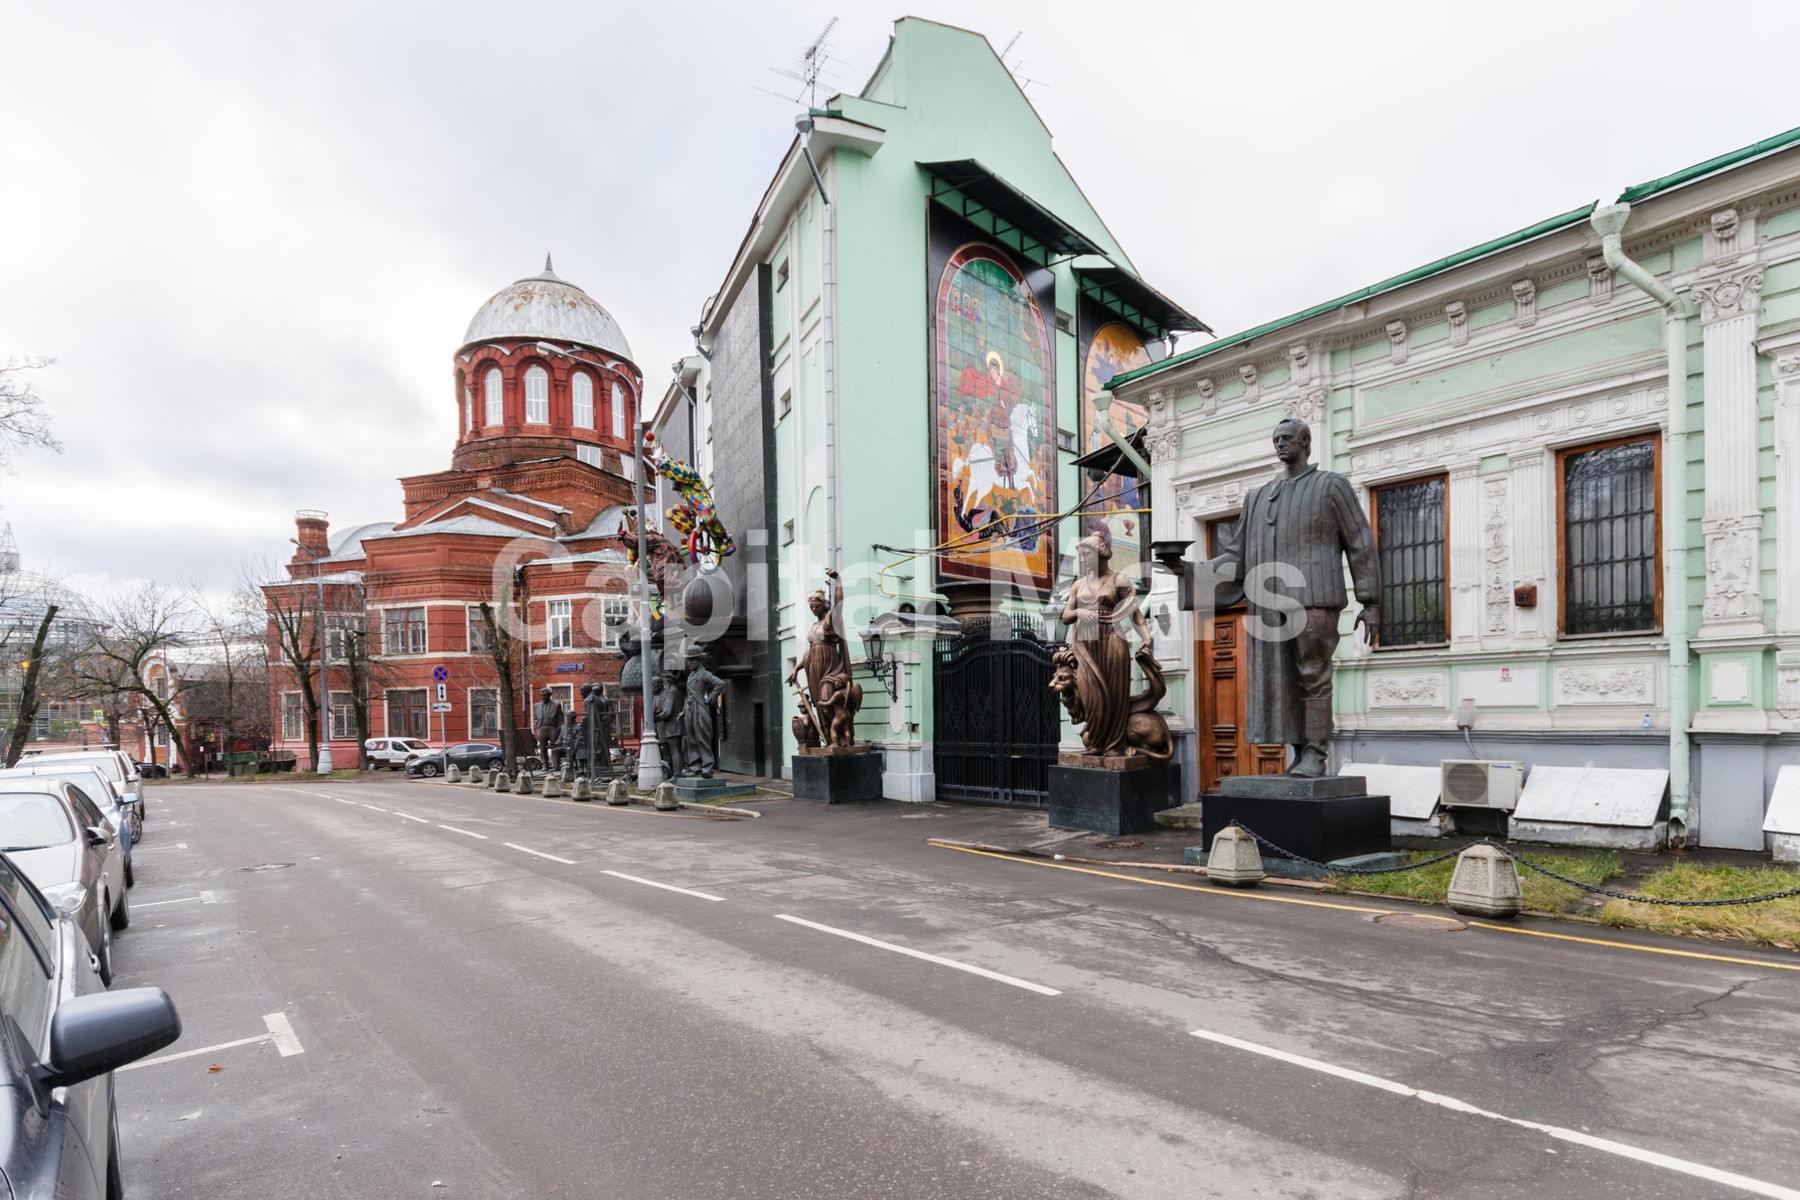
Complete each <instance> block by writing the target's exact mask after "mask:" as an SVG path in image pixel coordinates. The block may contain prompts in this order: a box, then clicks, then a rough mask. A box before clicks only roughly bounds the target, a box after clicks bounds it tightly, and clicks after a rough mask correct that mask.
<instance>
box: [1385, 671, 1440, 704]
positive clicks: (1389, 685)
mask: <svg viewBox="0 0 1800 1200" xmlns="http://www.w3.org/2000/svg"><path fill="white" fill-rule="evenodd" d="M1446 685H1447V680H1446V679H1445V678H1444V676H1443V675H1442V674H1441V673H1440V674H1429V675H1401V674H1386V675H1372V676H1370V677H1369V707H1371V708H1443V707H1444V691H1445V688H1446Z"/></svg>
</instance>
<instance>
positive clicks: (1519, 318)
mask: <svg viewBox="0 0 1800 1200" xmlns="http://www.w3.org/2000/svg"><path fill="white" fill-rule="evenodd" d="M1512 298H1513V320H1514V321H1516V322H1517V323H1518V326H1519V328H1520V329H1529V328H1530V327H1531V326H1533V325H1536V324H1537V319H1538V311H1537V284H1535V283H1533V282H1532V281H1531V280H1529V279H1521V280H1519V281H1518V282H1516V283H1514V284H1513V285H1512Z"/></svg>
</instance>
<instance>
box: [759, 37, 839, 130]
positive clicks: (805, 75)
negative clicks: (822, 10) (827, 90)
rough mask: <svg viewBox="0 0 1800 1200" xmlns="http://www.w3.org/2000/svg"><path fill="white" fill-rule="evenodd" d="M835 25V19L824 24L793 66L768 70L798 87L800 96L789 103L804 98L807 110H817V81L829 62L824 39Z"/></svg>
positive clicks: (794, 102) (762, 89)
mask: <svg viewBox="0 0 1800 1200" xmlns="http://www.w3.org/2000/svg"><path fill="white" fill-rule="evenodd" d="M837 23H838V19H837V18H836V17H833V18H831V20H829V21H827V22H825V28H823V29H821V30H819V36H818V37H816V38H814V39H813V40H812V43H811V44H810V45H808V46H807V47H806V49H804V50H802V51H801V52H800V57H798V58H796V59H795V60H794V65H793V66H791V67H786V68H783V67H770V68H769V70H771V71H773V72H775V74H777V75H779V76H781V77H782V78H783V79H791V80H793V81H794V82H795V83H797V84H799V85H800V94H799V95H798V96H794V97H792V98H791V100H790V103H793V104H798V103H800V99H801V97H805V98H806V106H807V107H808V108H817V107H818V106H819V79H820V78H821V77H822V76H824V75H825V73H826V72H825V64H826V63H827V62H829V61H831V55H830V54H829V53H828V52H827V50H826V48H825V38H826V37H827V35H829V34H830V33H831V31H832V29H833V28H834V27H835V26H836V25H837ZM757 91H759V92H760V91H768V89H767V88H758V89H757ZM769 94H770V95H780V93H777V92H770V93H769ZM782 99H784V100H785V99H789V97H786V96H783V97H782Z"/></svg>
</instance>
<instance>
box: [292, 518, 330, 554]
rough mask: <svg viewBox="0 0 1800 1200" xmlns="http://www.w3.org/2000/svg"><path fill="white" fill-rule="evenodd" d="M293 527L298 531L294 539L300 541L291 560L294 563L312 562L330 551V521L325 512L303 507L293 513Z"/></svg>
mask: <svg viewBox="0 0 1800 1200" xmlns="http://www.w3.org/2000/svg"><path fill="white" fill-rule="evenodd" d="M294 528H295V529H296V530H297V531H298V532H299V536H298V537H296V538H295V539H294V540H295V541H297V542H299V543H300V545H299V547H298V548H296V549H295V551H294V557H293V559H292V560H291V561H292V562H293V563H294V564H295V565H299V564H302V563H309V562H314V561H317V560H318V559H321V558H324V557H325V556H326V555H327V554H330V553H331V538H330V536H329V531H330V529H331V522H330V520H328V519H327V514H325V513H322V512H319V511H318V510H317V509H312V508H303V509H301V510H300V511H299V512H297V513H295V514H294Z"/></svg>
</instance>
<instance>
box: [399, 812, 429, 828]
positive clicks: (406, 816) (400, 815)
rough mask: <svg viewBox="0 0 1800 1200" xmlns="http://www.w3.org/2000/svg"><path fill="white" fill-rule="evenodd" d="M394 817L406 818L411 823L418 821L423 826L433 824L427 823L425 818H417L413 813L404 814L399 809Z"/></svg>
mask: <svg viewBox="0 0 1800 1200" xmlns="http://www.w3.org/2000/svg"><path fill="white" fill-rule="evenodd" d="M394 815H395V816H396V817H405V818H406V819H407V820H409V821H417V822H418V823H419V824H421V825H429V824H431V822H430V821H427V820H426V819H425V818H424V817H415V816H413V815H412V814H411V813H403V812H401V811H400V810H399V809H395V810H394Z"/></svg>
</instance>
